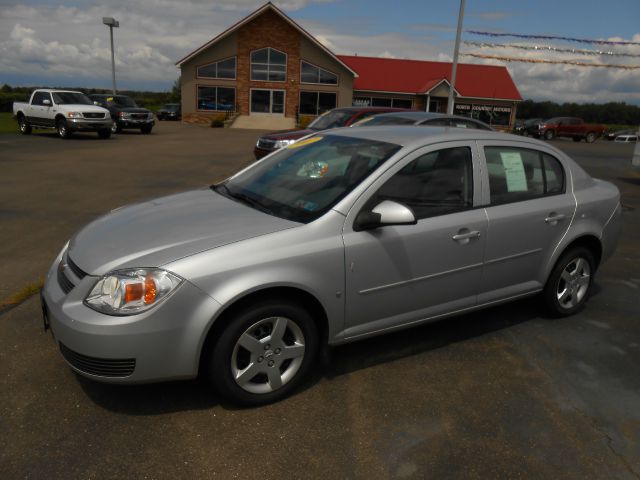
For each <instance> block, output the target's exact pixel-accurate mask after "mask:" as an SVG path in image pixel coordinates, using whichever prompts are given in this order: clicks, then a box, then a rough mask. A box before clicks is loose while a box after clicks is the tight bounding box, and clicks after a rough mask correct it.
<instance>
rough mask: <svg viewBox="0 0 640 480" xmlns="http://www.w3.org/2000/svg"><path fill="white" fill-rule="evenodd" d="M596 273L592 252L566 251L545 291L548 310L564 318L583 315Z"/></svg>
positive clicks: (581, 250) (580, 248)
mask: <svg viewBox="0 0 640 480" xmlns="http://www.w3.org/2000/svg"><path fill="white" fill-rule="evenodd" d="M594 274H595V261H594V259H593V254H592V253H591V251H590V250H588V249H587V248H585V247H576V248H572V249H571V250H568V251H567V252H565V253H564V254H563V255H562V256H561V257H560V259H559V260H558V263H556V266H555V267H554V269H553V271H552V272H551V275H550V276H549V279H548V280H547V284H546V285H545V288H544V293H543V296H544V300H545V304H546V305H547V308H548V310H549V311H550V312H551V313H552V314H553V315H556V316H560V317H565V316H568V315H573V314H574V313H577V312H579V311H580V310H581V309H582V308H583V307H584V304H585V302H586V301H587V298H589V291H590V289H591V284H592V283H593V275H594Z"/></svg>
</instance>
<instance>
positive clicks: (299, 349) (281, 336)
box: [207, 300, 318, 406]
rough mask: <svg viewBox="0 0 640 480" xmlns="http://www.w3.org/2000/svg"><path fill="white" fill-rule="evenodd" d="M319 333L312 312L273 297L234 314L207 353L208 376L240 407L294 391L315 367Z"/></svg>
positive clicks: (273, 398)
mask: <svg viewBox="0 0 640 480" xmlns="http://www.w3.org/2000/svg"><path fill="white" fill-rule="evenodd" d="M317 351H318V333H317V328H316V324H315V322H314V320H313V318H312V317H311V315H310V314H309V313H308V312H307V311H306V310H305V309H304V308H302V307H300V306H299V305H297V304H294V303H288V302H284V301H276V300H269V301H263V302H260V303H256V304H254V305H252V306H250V307H247V308H245V309H243V310H241V311H239V312H238V313H237V314H235V315H234V316H233V318H232V319H231V321H230V322H229V325H228V326H227V327H226V328H225V330H224V331H223V332H222V333H221V335H220V336H219V337H218V338H217V339H216V341H215V343H214V344H213V348H211V350H210V353H209V357H208V359H207V360H208V370H209V372H208V377H209V380H210V381H211V382H212V383H213V384H214V386H215V387H216V389H217V391H218V392H219V393H220V394H221V395H222V396H223V397H225V398H226V399H228V400H229V401H231V402H233V403H234V404H237V405H243V406H257V405H263V404H266V403H271V402H274V401H277V400H280V399H282V398H284V397H286V396H287V395H288V394H290V393H291V392H292V391H293V390H294V389H295V388H296V387H297V386H298V385H299V384H300V382H301V381H302V380H303V378H304V377H305V375H306V374H307V373H308V371H309V369H310V368H311V366H312V364H313V361H314V359H315V357H316V353H317Z"/></svg>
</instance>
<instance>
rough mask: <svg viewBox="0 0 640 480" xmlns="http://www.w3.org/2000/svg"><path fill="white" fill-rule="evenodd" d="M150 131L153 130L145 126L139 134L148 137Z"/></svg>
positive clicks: (151, 127)
mask: <svg viewBox="0 0 640 480" xmlns="http://www.w3.org/2000/svg"><path fill="white" fill-rule="evenodd" d="M152 129H153V126H149V125H145V126H144V127H142V128H140V133H144V134H145V135H148V134H150V133H151V130H152Z"/></svg>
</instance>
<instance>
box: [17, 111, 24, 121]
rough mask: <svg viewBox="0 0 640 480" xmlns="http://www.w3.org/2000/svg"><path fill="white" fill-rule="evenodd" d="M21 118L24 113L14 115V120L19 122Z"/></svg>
mask: <svg viewBox="0 0 640 480" xmlns="http://www.w3.org/2000/svg"><path fill="white" fill-rule="evenodd" d="M22 117H24V113H22V112H18V113H17V114H16V118H17V119H18V120H20V119H21V118H22Z"/></svg>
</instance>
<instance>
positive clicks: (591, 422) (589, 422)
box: [507, 332, 640, 480]
mask: <svg viewBox="0 0 640 480" xmlns="http://www.w3.org/2000/svg"><path fill="white" fill-rule="evenodd" d="M507 334H508V335H509V336H510V337H511V339H512V340H513V341H514V343H515V342H516V341H517V340H516V339H515V337H514V335H513V333H511V332H507ZM528 357H529V358H530V359H531V361H532V363H533V366H534V367H536V368H537V369H538V370H540V371H541V372H542V373H543V374H544V375H545V376H546V377H547V378H548V379H549V380H550V381H551V382H552V383H553V384H554V385H556V386H557V387H558V392H559V393H560V395H562V397H563V398H564V399H565V400H566V401H567V403H568V404H569V405H570V406H571V408H572V409H573V410H574V411H575V412H576V413H577V414H578V415H579V416H580V417H581V418H582V419H583V420H584V422H585V423H586V424H587V425H589V427H590V428H591V429H592V430H594V431H595V432H596V433H598V434H600V435H601V436H602V437H603V438H604V439H605V440H606V441H607V447H608V448H609V450H610V451H611V453H613V455H614V456H615V457H616V458H618V460H620V462H621V463H622V464H623V465H624V467H625V469H626V470H627V471H628V472H629V473H630V474H631V475H632V476H634V477H635V478H637V479H639V480H640V473H638V472H636V471H635V469H634V468H633V465H631V463H629V461H628V460H627V459H626V458H625V456H624V455H623V454H622V453H620V452H618V451H617V450H616V449H615V447H614V446H613V442H614V439H613V438H612V437H611V435H609V433H607V432H606V431H605V430H603V429H602V428H601V427H599V426H598V425H597V423H596V421H595V420H594V419H593V418H592V417H591V416H590V415H589V414H587V413H586V412H584V411H583V410H582V409H580V407H578V405H576V404H575V403H574V402H573V400H572V399H571V397H570V396H569V395H567V394H566V393H565V392H564V391H563V389H562V388H561V387H559V385H560V382H558V381H557V380H556V379H555V378H554V377H553V375H552V374H551V373H550V372H549V371H548V370H547V369H546V368H545V367H544V366H543V365H542V364H541V363H540V362H539V361H538V359H537V358H535V356H533V355H528Z"/></svg>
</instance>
